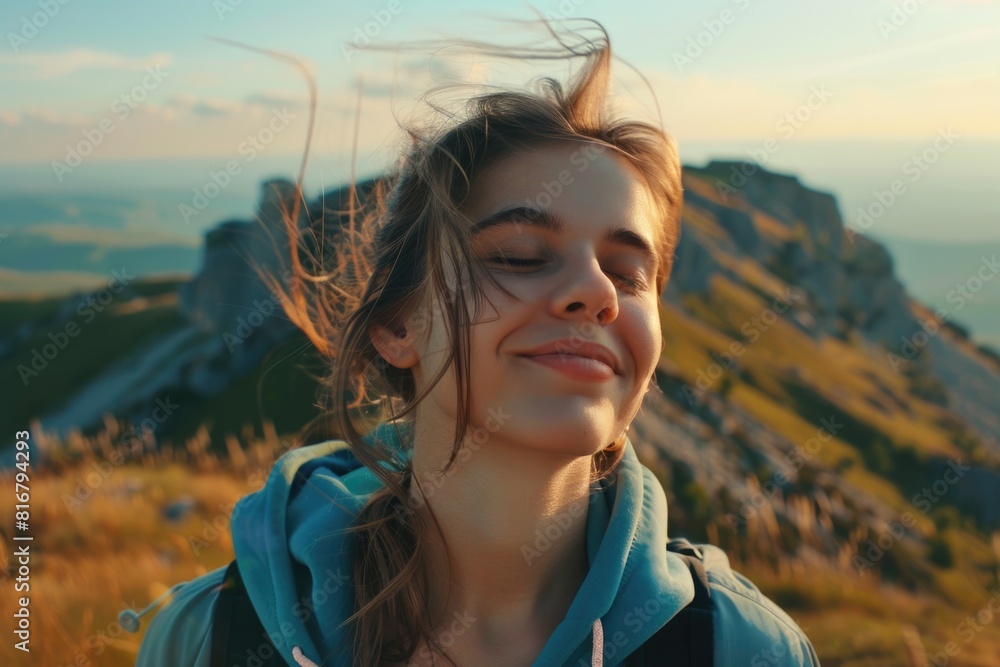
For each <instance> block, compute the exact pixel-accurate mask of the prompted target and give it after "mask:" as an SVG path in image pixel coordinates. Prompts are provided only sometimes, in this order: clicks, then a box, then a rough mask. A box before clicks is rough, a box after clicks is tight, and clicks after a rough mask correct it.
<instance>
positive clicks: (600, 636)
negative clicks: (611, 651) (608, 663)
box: [590, 618, 604, 667]
mask: <svg viewBox="0 0 1000 667" xmlns="http://www.w3.org/2000/svg"><path fill="white" fill-rule="evenodd" d="M590 632H591V633H592V634H593V635H594V648H593V650H592V651H591V654H590V664H591V665H592V666H593V667H604V626H603V625H601V619H599V618H598V619H596V620H595V621H594V625H593V627H592V628H591V629H590Z"/></svg>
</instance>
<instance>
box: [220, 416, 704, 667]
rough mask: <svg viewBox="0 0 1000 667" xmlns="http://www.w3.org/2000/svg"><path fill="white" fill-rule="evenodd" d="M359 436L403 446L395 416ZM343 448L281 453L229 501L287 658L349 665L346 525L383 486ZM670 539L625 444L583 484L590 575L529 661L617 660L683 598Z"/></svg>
mask: <svg viewBox="0 0 1000 667" xmlns="http://www.w3.org/2000/svg"><path fill="white" fill-rule="evenodd" d="M400 426H401V428H400V430H401V431H403V436H402V437H403V439H405V438H406V431H405V428H406V427H405V425H402V424H401V425H400ZM366 440H368V441H369V442H370V443H371V442H372V441H373V440H378V441H379V442H380V444H382V445H388V446H390V447H392V448H395V449H397V451H400V452H404V456H405V455H406V454H405V452H406V448H404V447H402V446H401V443H400V439H399V438H397V435H396V428H395V425H391V424H382V425H380V426H379V427H378V428H377V429H376V430H375V431H374V432H373V433H372V434H370V435H369V436H368V437H367V438H366ZM345 447H346V443H344V442H343V441H341V440H330V441H327V442H323V443H320V444H316V445H310V446H306V447H302V448H300V449H296V450H292V451H290V452H287V453H286V454H284V455H283V456H282V457H281V458H280V459H279V460H278V461H277V462H276V463H275V466H274V468H273V469H272V471H271V473H270V475H269V477H268V479H267V482H266V484H265V486H264V487H263V488H262V489H260V490H259V491H257V492H255V493H252V494H250V495H248V496H245V497H244V498H242V499H241V500H240V501H239V502H238V503H237V504H236V506H235V507H234V510H233V515H232V522H231V527H232V534H233V547H234V549H235V552H236V558H237V561H238V564H239V568H240V572H241V575H242V577H243V581H244V583H245V586H246V589H247V593H248V595H249V597H250V599H251V601H252V602H253V604H254V607H255V609H256V610H257V611H258V615H259V617H260V620H261V623H262V625H263V626H264V629H265V630H266V631H267V633H268V635H269V636H270V637H271V640H272V642H274V644H275V647H276V648H277V650H278V652H279V653H280V654H281V655H282V657H283V658H284V660H285V661H286V662H288V664H289V665H314V664H315V665H329V666H332V667H350V666H351V663H352V660H351V649H352V647H351V641H350V637H349V636H348V633H347V632H346V629H345V628H342V627H341V624H342V623H343V622H344V621H345V620H346V619H347V618H348V617H349V616H350V615H351V614H352V613H353V612H354V609H353V600H354V590H353V578H352V572H353V557H352V548H353V543H354V536H353V534H351V533H349V532H347V530H346V529H347V528H348V527H350V526H351V525H352V524H353V522H354V520H355V518H356V516H357V513H358V511H359V510H360V509H361V508H362V507H363V506H364V504H365V502H366V501H367V499H368V498H369V496H370V495H371V493H372V492H373V491H375V490H377V489H378V488H380V487H381V486H382V483H381V481H380V480H379V479H378V478H377V477H376V476H375V475H374V474H373V473H372V472H371V471H370V470H368V469H367V468H365V467H363V466H362V467H359V468H357V469H354V470H350V471H349V472H348V467H347V466H345V459H344V457H343V452H341V454H340V455H338V454H336V452H337V451H338V450H341V449H344V448H345ZM666 543H667V502H666V497H665V495H664V492H663V488H662V487H661V485H660V483H659V482H658V481H657V480H656V478H655V477H654V476H653V474H652V473H651V472H650V471H649V470H648V469H647V468H645V467H644V466H643V465H642V464H640V462H639V460H638V458H637V457H636V454H635V451H634V449H633V447H632V444H631V442H628V441H626V445H625V451H624V457H623V459H622V461H621V462H620V464H619V466H618V468H617V469H616V472H615V474H613V475H612V476H611V477H610V478H609V479H606V480H602V481H600V482H595V483H594V484H593V485H592V487H591V497H590V503H589V511H588V513H587V555H588V560H589V563H590V569H589V572H588V574H587V576H586V578H585V580H584V582H583V584H582V586H581V587H580V589H579V591H578V592H577V595H576V597H575V598H574V600H573V602H572V604H571V606H570V608H569V610H568V611H567V613H566V617H565V619H564V620H563V621H562V622H561V623H560V624H559V625H558V626H557V627H556V629H555V631H554V632H553V633H552V635H551V637H550V638H549V640H548V642H547V643H546V644H545V646H544V648H543V649H542V652H541V653H540V654H539V655H538V658H537V659H536V660H535V662H534V665H538V666H541V665H565V666H567V667H570V666H572V667H577V666H588V665H602V666H603V665H606V666H607V667H611V666H613V665H616V664H619V663H620V662H621V661H623V660H624V658H625V657H626V656H628V655H629V654H630V653H632V652H633V651H634V650H636V649H637V648H638V647H639V646H640V645H642V644H643V643H644V642H645V641H646V640H647V639H649V638H650V637H651V636H652V635H653V634H655V633H656V631H657V630H658V629H659V628H660V627H662V626H663V625H664V624H665V623H666V622H667V621H669V620H670V619H671V618H672V617H673V616H674V615H675V614H676V613H677V612H678V611H680V610H681V609H682V608H683V607H684V606H685V605H687V604H688V603H689V602H690V601H691V600H692V599H693V598H694V585H693V583H692V581H691V577H690V574H689V572H688V569H687V565H686V564H685V563H684V562H683V560H681V559H680V558H679V557H677V556H675V555H674V554H672V553H669V552H668V551H667V550H666Z"/></svg>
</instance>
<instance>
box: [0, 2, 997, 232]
mask: <svg viewBox="0 0 1000 667" xmlns="http://www.w3.org/2000/svg"><path fill="white" fill-rule="evenodd" d="M539 13H540V14H541V15H543V16H545V17H548V18H553V19H566V20H567V21H569V23H568V24H567V25H570V26H582V25H583V24H582V23H580V22H579V21H578V20H579V19H584V18H588V19H596V20H597V21H600V23H601V24H602V25H603V26H604V27H605V28H606V29H607V31H608V34H609V36H610V39H611V44H612V49H613V51H614V52H615V54H616V57H617V58H618V59H619V60H618V61H617V62H616V64H615V86H616V91H617V93H616V100H617V103H618V104H620V105H621V109H622V110H623V111H624V112H627V113H629V114H632V115H636V116H638V117H642V118H643V119H645V120H649V121H651V122H656V123H660V122H662V124H663V127H664V128H665V129H666V130H667V131H668V132H669V133H670V134H671V135H672V136H673V137H674V138H675V139H676V141H677V144H678V148H679V151H680V154H681V159H682V161H683V162H684V163H686V164H692V165H701V164H704V163H705V162H706V161H707V160H709V159H712V158H728V159H732V158H739V159H747V160H753V161H755V162H757V163H758V164H760V165H761V166H763V167H765V168H768V169H773V170H776V171H781V172H786V173H794V174H797V175H798V176H799V177H800V178H801V179H802V180H803V182H805V183H806V184H807V185H809V186H810V187H815V188H818V189H821V190H825V191H829V192H832V193H834V194H835V195H837V197H838V200H839V202H840V205H841V210H842V213H843V215H844V218H845V222H846V223H847V224H849V225H851V226H853V227H855V228H856V229H859V231H863V232H870V233H877V234H880V235H882V236H885V237H898V238H908V239H926V240H935V241H936V240H940V241H965V242H970V241H981V240H990V241H996V240H1000V216H998V215H997V213H998V207H997V205H996V204H995V203H994V197H993V194H992V193H993V192H995V191H996V185H995V182H996V176H997V175H998V169H997V166H996V165H997V158H998V157H1000V120H998V119H1000V85H998V84H1000V2H997V1H995V0H983V1H974V0H902V1H889V0H836V1H834V0H794V1H793V0H718V1H712V2H704V1H701V2H696V1H695V0H685V1H683V2H670V1H660V2H629V1H625V0H613V1H605V0H560V1H556V0H551V1H540V0H539V1H535V2H533V3H531V4H528V3H511V4H504V5H501V4H500V3H476V2H468V1H463V0H449V1H447V2H445V1H444V0H373V1H371V0H363V1H356V2H350V3H348V2H332V1H329V0H326V1H319V0H290V1H288V2H283V3H280V4H279V3H276V2H271V3H265V2H263V1H262V0H174V1H172V2H169V3H168V2H157V3H152V2H144V3H140V2H134V1H129V2H126V1H124V0H121V1H119V0H104V1H100V0H34V1H33V2H20V1H8V2H4V3H3V4H2V5H0V196H3V195H7V194H10V193H36V194H46V193H55V194H62V195H66V194H68V193H81V192H89V193H94V192H100V193H108V192H119V193H122V194H125V193H128V192H132V191H135V192H139V191H143V190H149V189H153V188H160V189H167V190H171V191H174V192H177V193H181V194H178V195H176V197H175V198H176V199H177V201H178V204H181V203H184V202H185V201H186V200H187V199H188V198H190V200H191V201H194V200H195V198H196V197H197V195H198V193H199V192H201V193H205V192H213V190H212V188H211V186H210V185H209V183H211V182H212V181H213V180H214V181H215V182H216V183H222V182H224V183H225V185H224V186H222V190H223V192H222V194H221V195H220V196H219V197H218V200H219V202H223V201H224V202H226V203H225V204H224V205H223V204H221V203H220V205H219V208H218V210H214V211H212V213H213V215H212V216H211V219H209V216H208V215H204V216H199V219H197V220H195V221H194V224H192V221H191V220H185V219H183V216H182V215H176V216H168V219H164V220H159V221H158V222H156V224H157V225H159V226H160V227H161V229H159V230H158V231H160V232H169V233H178V234H184V233H192V232H194V231H198V232H199V233H200V231H203V229H204V228H206V227H207V226H209V224H210V223H214V222H217V221H218V218H219V217H221V216H222V215H223V214H227V215H228V214H235V213H237V212H239V210H240V207H241V206H242V207H244V208H246V212H247V213H249V207H250V204H249V201H247V200H252V199H253V194H254V193H256V192H258V190H259V187H260V181H261V179H262V178H265V177H271V176H285V177H294V176H295V174H296V173H297V169H298V164H299V161H300V160H301V157H302V155H303V150H304V148H305V145H306V137H307V130H308V125H309V114H308V99H309V97H308V87H307V84H306V79H305V78H304V77H303V76H302V75H301V73H300V72H299V70H298V69H297V68H296V67H295V66H294V65H292V64H290V62H289V61H288V60H283V59H281V58H274V57H269V56H267V55H264V54H262V53H260V52H257V51H254V50H251V49H248V48H241V47H239V46H236V45H234V44H232V42H239V43H241V44H245V45H249V46H250V47H256V48H257V49H269V50H272V51H277V52H280V53H282V54H286V55H288V56H294V57H295V58H297V59H299V61H301V62H302V63H304V66H305V67H306V68H308V69H309V70H310V71H311V72H312V73H313V74H314V77H315V82H316V89H317V95H318V110H317V117H316V122H315V128H314V132H313V135H312V140H311V143H310V155H309V164H308V167H307V172H306V173H307V175H306V181H305V182H306V187H307V193H309V188H312V189H313V193H314V194H315V193H318V191H319V189H320V188H328V187H332V186H334V185H337V184H339V183H341V182H343V181H344V180H345V179H347V178H349V176H350V174H351V165H352V154H356V163H355V172H356V173H357V174H358V175H367V174H375V173H379V172H380V171H382V170H384V169H386V168H388V167H389V166H391V165H392V164H393V163H394V161H395V160H396V159H397V155H398V151H399V149H400V147H401V146H403V145H404V141H405V135H404V134H403V133H402V132H401V131H400V130H399V122H398V121H400V120H406V119H411V118H417V119H419V118H421V117H423V116H421V113H423V114H425V115H426V113H427V109H426V108H425V107H421V106H420V105H419V104H418V103H417V101H418V98H419V95H420V93H421V92H423V91H424V90H426V89H427V88H428V87H430V86H432V85H442V84H449V83H461V82H467V83H471V84H479V85H482V84H486V85H510V84H513V85H521V84H523V83H524V82H525V81H527V80H528V78H530V77H531V76H535V75H537V74H540V73H555V74H557V75H558V74H561V73H563V74H564V73H565V68H563V69H559V68H558V67H556V69H550V70H544V68H542V70H544V71H542V70H539V69H538V68H537V67H536V68H532V67H529V66H528V65H524V64H519V63H516V62H513V61H509V60H506V61H505V60H504V59H502V58H491V57H487V56H483V55H481V54H470V53H469V52H468V51H463V50H461V49H458V48H448V49H438V50H436V51H433V52H431V51H426V52H424V53H420V52H419V51H407V52H404V53H401V54H393V53H392V50H391V47H392V45H394V44H396V43H400V42H402V43H410V44H412V43H415V42H417V41H419V40H429V39H435V40H443V41H445V42H451V43H454V42H455V41H457V40H458V39H466V38H470V39H483V40H490V41H491V42H494V43H498V44H510V45H525V44H537V43H540V40H541V35H540V34H539V33H538V32H537V28H535V29H531V28H530V27H529V26H525V25H522V24H516V23H513V22H511V21H509V20H510V19H517V20H521V21H530V20H532V19H535V18H537V15H538V14H539ZM574 21H576V22H575V23H574ZM533 30H534V32H533ZM223 40H230V41H229V42H226V41H223ZM369 40H371V43H370V42H369ZM374 43H378V44H382V45H384V48H383V49H382V50H376V49H375V48H374V46H375V44H374ZM550 67H552V66H551V65H550ZM636 72H639V73H641V74H642V76H644V77H645V79H646V81H647V82H648V84H649V85H648V87H647V86H646V84H645V83H644V82H643V81H642V80H641V79H640V78H639V76H638V75H637V74H636ZM359 90H360V99H359ZM657 105H658V108H659V111H658V112H657ZM359 110H360V113H359ZM355 134H356V136H355ZM355 141H356V142H357V145H356V147H355V145H354V144H355ZM83 153H86V155H83ZM227 170H228V173H226V172H227ZM227 176H228V180H227ZM893 184H896V185H897V186H898V187H897V188H896V195H895V196H894V200H893V203H892V204H891V205H889V206H888V207H887V208H886V210H885V211H884V212H883V213H882V214H880V215H879V216H877V217H871V216H869V217H868V218H866V217H864V216H863V215H862V212H863V211H865V210H867V211H876V212H877V211H878V207H877V206H876V207H874V208H873V203H874V202H877V201H878V200H879V198H880V195H881V199H882V200H883V201H885V197H886V195H885V193H886V192H891V191H892V188H893ZM206 186H208V190H206ZM240 202H245V203H242V204H241V203H240ZM178 208H180V207H179V206H178ZM230 209H232V210H230ZM0 222H2V221H0Z"/></svg>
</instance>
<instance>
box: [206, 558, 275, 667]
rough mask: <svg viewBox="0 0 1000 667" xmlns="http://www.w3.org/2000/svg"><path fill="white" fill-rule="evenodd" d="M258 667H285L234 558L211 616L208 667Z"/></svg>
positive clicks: (227, 570)
mask: <svg viewBox="0 0 1000 667" xmlns="http://www.w3.org/2000/svg"><path fill="white" fill-rule="evenodd" d="M251 656H255V657H256V658H257V660H255V661H254V663H253V664H255V665H260V667H288V665H287V663H286V662H285V661H284V660H283V659H282V658H281V656H280V655H278V650H277V649H276V648H275V647H274V644H273V643H272V642H271V638H270V637H268V635H267V632H266V631H265V630H264V626H263V625H262V624H261V622H260V618H259V617H258V616H257V611H256V610H255V609H254V608H253V603H252V602H251V601H250V596H249V595H247V589H246V587H245V586H244V585H243V578H242V577H241V576H240V570H239V567H237V565H236V560H235V559H234V560H233V562H232V563H230V564H229V567H228V568H226V576H225V578H224V579H223V583H222V589H221V590H220V591H219V597H218V599H217V600H216V603H215V610H214V612H213V614H212V652H211V663H210V664H211V667H228V666H230V665H234V664H236V665H244V664H247V663H248V661H249V660H250V657H251Z"/></svg>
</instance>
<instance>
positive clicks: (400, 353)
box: [368, 324, 420, 368]
mask: <svg viewBox="0 0 1000 667" xmlns="http://www.w3.org/2000/svg"><path fill="white" fill-rule="evenodd" d="M368 335H369V336H370V337H371V339H372V345H374V346H375V349H376V350H378V353H379V355H380V356H381V357H382V359H384V360H385V361H386V362H387V363H389V364H391V365H393V366H395V367H396V368H410V367H412V366H414V365H415V364H416V363H417V361H419V360H420V355H419V354H418V353H417V350H416V349H415V348H414V345H413V344H414V341H413V336H410V335H409V332H408V331H407V330H406V328H405V327H402V326H400V327H398V329H396V330H393V329H390V328H389V327H386V326H383V325H380V324H379V325H375V326H373V327H371V328H369V329H368Z"/></svg>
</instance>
